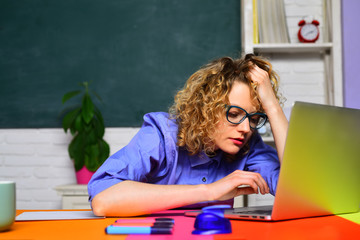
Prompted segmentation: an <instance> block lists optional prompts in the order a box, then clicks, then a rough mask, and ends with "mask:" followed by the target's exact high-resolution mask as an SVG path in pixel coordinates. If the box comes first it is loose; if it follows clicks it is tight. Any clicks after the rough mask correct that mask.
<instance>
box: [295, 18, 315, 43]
mask: <svg viewBox="0 0 360 240" xmlns="http://www.w3.org/2000/svg"><path fill="white" fill-rule="evenodd" d="M319 24H320V23H319V21H317V20H313V21H312V22H311V23H306V22H305V20H301V21H300V22H299V23H298V25H299V27H300V29H299V32H298V38H299V41H300V42H304V43H313V42H316V40H318V38H319V35H320V31H319V27H318V26H319Z"/></svg>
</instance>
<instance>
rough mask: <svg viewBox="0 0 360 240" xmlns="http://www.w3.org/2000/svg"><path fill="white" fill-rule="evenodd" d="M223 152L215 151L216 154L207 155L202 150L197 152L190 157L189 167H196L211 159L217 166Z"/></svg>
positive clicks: (209, 161)
mask: <svg viewBox="0 0 360 240" xmlns="http://www.w3.org/2000/svg"><path fill="white" fill-rule="evenodd" d="M223 155H224V153H223V151H218V152H216V155H214V156H211V157H209V156H208V155H206V154H205V153H204V152H201V153H199V154H198V155H195V156H193V157H192V159H191V161H190V163H191V167H196V166H199V165H203V164H207V163H211V162H212V161H216V163H217V166H219V164H220V162H221V159H222V157H223Z"/></svg>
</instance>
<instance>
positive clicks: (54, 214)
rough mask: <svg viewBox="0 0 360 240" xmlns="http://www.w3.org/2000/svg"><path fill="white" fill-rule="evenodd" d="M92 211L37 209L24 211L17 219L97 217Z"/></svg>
mask: <svg viewBox="0 0 360 240" xmlns="http://www.w3.org/2000/svg"><path fill="white" fill-rule="evenodd" d="M96 218H104V217H97V216H95V215H94V214H93V212H92V211H37V212H23V213H21V214H19V215H18V216H17V217H16V219H15V221H41V220H73V219H96Z"/></svg>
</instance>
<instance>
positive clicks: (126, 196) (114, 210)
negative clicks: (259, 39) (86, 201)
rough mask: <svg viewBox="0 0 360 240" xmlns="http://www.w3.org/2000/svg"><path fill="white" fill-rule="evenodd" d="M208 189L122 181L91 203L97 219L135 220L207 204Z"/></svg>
mask: <svg viewBox="0 0 360 240" xmlns="http://www.w3.org/2000/svg"><path fill="white" fill-rule="evenodd" d="M208 199H209V197H208V196H207V191H206V186H205V185H157V184H147V183H141V182H135V181H123V182H121V183H118V184H116V185H114V186H112V187H110V188H108V189H106V190H104V191H103V192H101V193H99V194H98V195H96V196H95V197H94V199H93V200H92V203H91V204H92V209H93V212H94V214H95V215H97V216H119V217H120V216H136V215H144V214H149V213H152V212H157V211H161V210H166V209H171V208H176V207H181V206H186V205H190V204H194V203H198V202H202V201H207V200H208Z"/></svg>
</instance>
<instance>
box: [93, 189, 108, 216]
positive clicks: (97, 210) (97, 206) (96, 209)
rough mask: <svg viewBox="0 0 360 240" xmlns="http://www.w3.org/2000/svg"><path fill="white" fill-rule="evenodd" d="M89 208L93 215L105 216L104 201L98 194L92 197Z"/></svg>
mask: <svg viewBox="0 0 360 240" xmlns="http://www.w3.org/2000/svg"><path fill="white" fill-rule="evenodd" d="M91 209H92V211H93V213H94V214H95V216H99V217H100V216H101V217H102V216H106V203H105V202H104V200H103V198H102V197H101V196H99V194H98V195H96V196H95V197H94V198H93V199H92V201H91Z"/></svg>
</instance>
